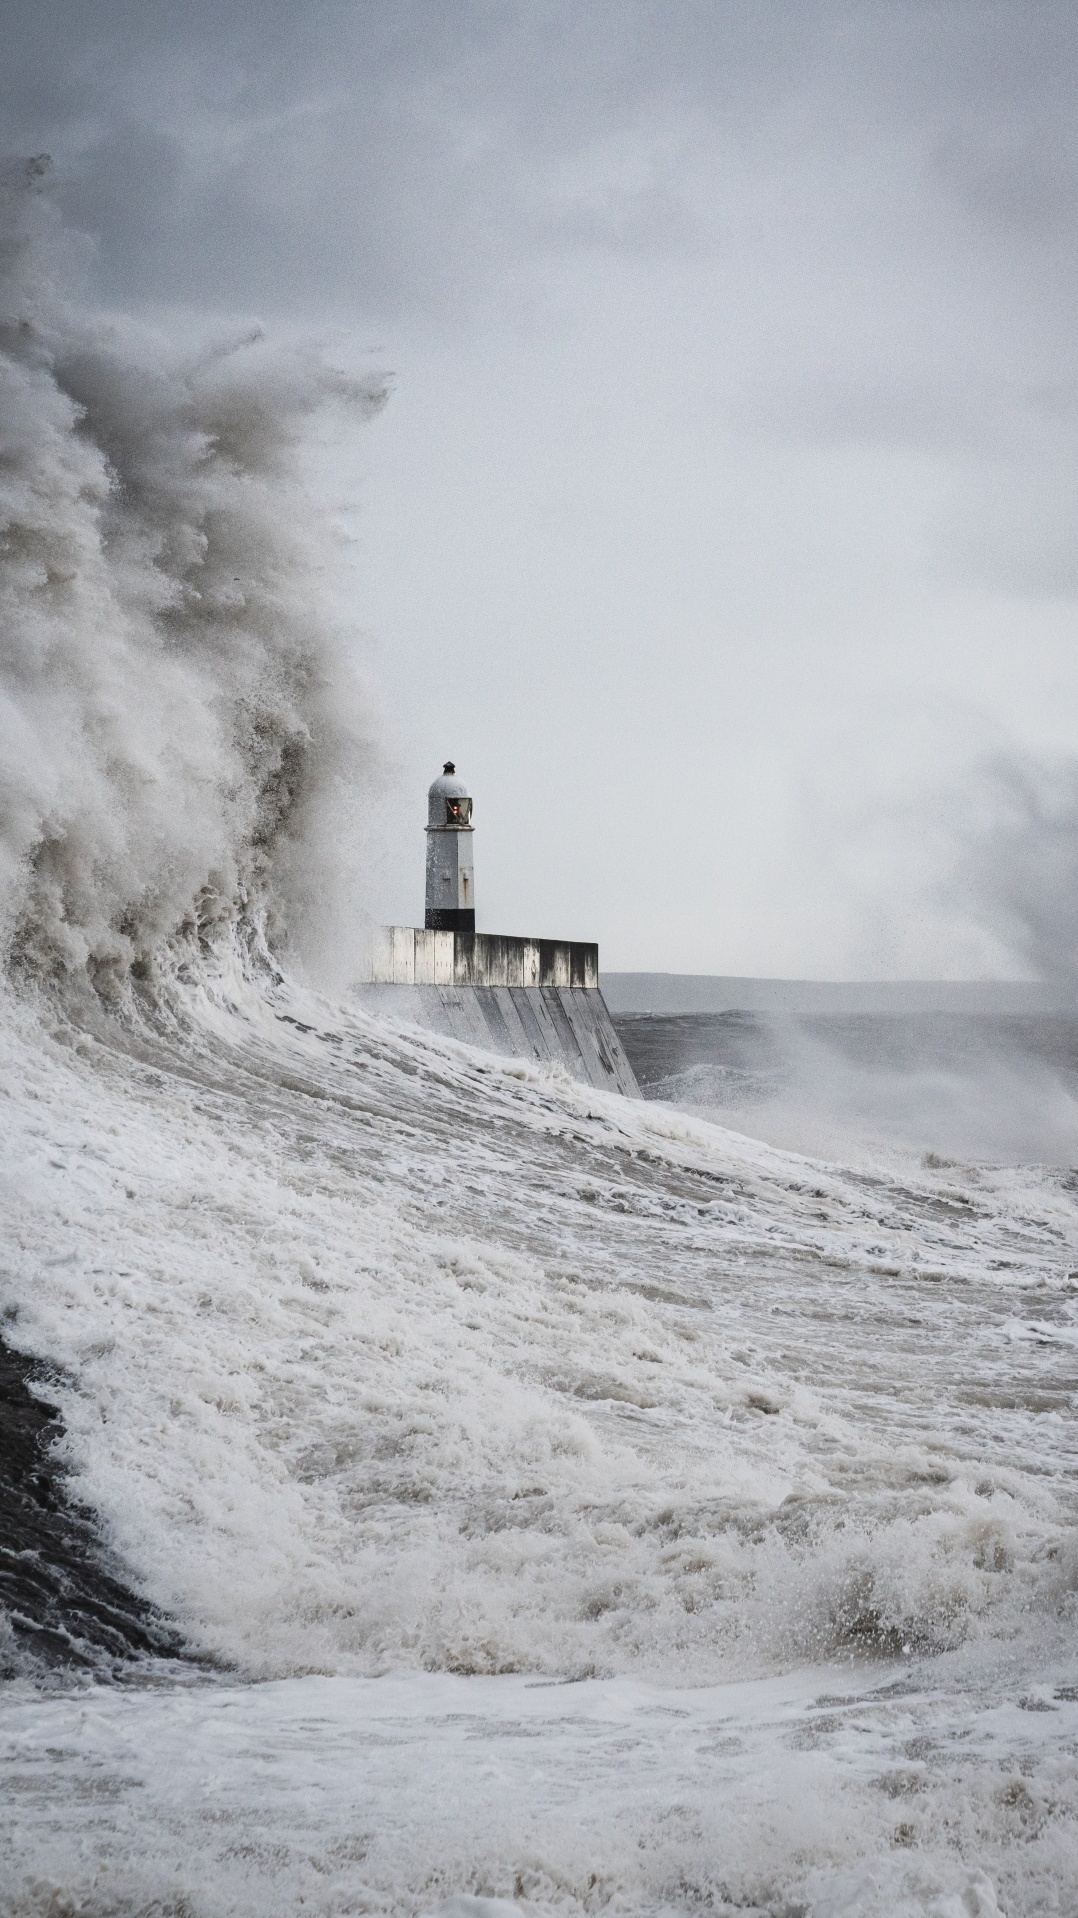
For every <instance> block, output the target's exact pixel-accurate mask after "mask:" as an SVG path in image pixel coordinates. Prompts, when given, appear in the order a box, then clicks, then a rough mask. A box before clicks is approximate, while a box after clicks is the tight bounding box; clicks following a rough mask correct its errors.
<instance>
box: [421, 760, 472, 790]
mask: <svg viewBox="0 0 1078 1918" xmlns="http://www.w3.org/2000/svg"><path fill="white" fill-rule="evenodd" d="M427 798H428V799H468V798H470V794H469V792H468V788H467V786H466V785H465V784H464V781H463V779H458V778H457V769H456V767H455V766H454V764H453V761H452V760H451V759H447V760H446V762H445V766H444V767H443V769H442V771H441V772H440V773H439V774H438V777H437V779H435V780H434V781H433V783H432V785H431V787H430V790H429V791H428V793H427Z"/></svg>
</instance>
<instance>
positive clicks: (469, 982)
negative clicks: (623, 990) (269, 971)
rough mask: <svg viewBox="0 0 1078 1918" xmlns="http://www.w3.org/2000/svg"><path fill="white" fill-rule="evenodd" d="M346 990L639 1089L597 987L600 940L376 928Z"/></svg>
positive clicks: (584, 1077) (377, 1007)
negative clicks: (363, 966)
mask: <svg viewBox="0 0 1078 1918" xmlns="http://www.w3.org/2000/svg"><path fill="white" fill-rule="evenodd" d="M355 992H356V996H357V997H358V998H359V1000H360V1002H361V1004H364V1005H366V1006H369V1007H370V1009H371V1010H372V1011H380V1012H389V1013H391V1014H392V1015H393V1016H394V1017H395V1018H399V1019H406V1020H408V1021H410V1022H411V1023H412V1024H414V1025H418V1026H423V1027H424V1028H425V1029H426V1030H428V1031H432V1032H441V1033H444V1034H445V1035H446V1037H448V1038H454V1039H460V1040H462V1041H463V1042H464V1043H465V1044H466V1045H473V1046H479V1047H481V1048H482V1050H483V1051H485V1052H499V1053H503V1054H507V1055H509V1056H510V1057H513V1058H520V1059H535V1060H544V1059H546V1060H558V1061H560V1063H561V1064H562V1065H564V1066H565V1068H566V1069H567V1071H568V1072H570V1073H571V1074H572V1076H573V1078H574V1079H580V1080H581V1081H582V1082H583V1083H584V1084H585V1085H592V1086H599V1087H602V1088H603V1089H604V1090H607V1091H611V1092H621V1093H624V1094H625V1095H626V1096H627V1097H629V1098H639V1097H640V1090H639V1087H638V1086H637V1083H636V1079H635V1077H634V1075H633V1069H632V1067H631V1066H630V1064H629V1061H628V1059H627V1058H626V1056H625V1052H624V1050H623V1048H622V1044H621V1041H620V1039H619V1038H618V1036H617V1033H616V1032H615V1031H614V1027H613V1024H612V1023H611V1019H610V1014H609V1013H608V1012H607V1009H606V1005H605V1003H604V1001H603V995H602V993H601V992H600V990H599V948H598V946H595V945H591V944H589V943H587V942H585V941H582V940H560V939H520V938H511V937H506V936H503V935H501V934H498V933H489V932H477V933H473V932H443V931H437V930H431V929H430V928H424V927H418V926H384V927H383V928H382V929H381V932H380V934H379V935H378V937H377V938H376V940H375V944H374V951H373V955H372V965H371V972H370V978H369V979H368V980H366V981H364V982H363V983H362V984H360V985H358V986H357V987H356V988H355Z"/></svg>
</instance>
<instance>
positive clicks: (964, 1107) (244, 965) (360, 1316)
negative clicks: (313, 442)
mask: <svg viewBox="0 0 1078 1918" xmlns="http://www.w3.org/2000/svg"><path fill="white" fill-rule="evenodd" d="M8 213H10V217H11V220H12V221H13V222H14V224H13V226H12V233H13V235H14V238H13V239H11V236H10V235H9V239H11V243H10V244H9V245H8V246H7V250H6V251H5V252H4V254H3V263H4V272H5V274H6V278H5V280H4V283H3V288H2V292H3V304H2V311H0V320H2V321H3V326H2V328H0V347H2V352H0V406H2V409H3V412H2V418H3V423H4V430H5V433H6V435H7V438H6V441H5V444H6V446H7V448H8V457H7V460H6V464H5V465H4V467H3V469H2V472H0V480H2V493H0V509H2V517H3V524H4V527H5V535H4V543H3V546H2V549H0V568H2V581H0V583H2V587H3V602H2V606H3V627H2V648H3V651H2V667H3V687H2V690H3V699H2V701H0V721H2V726H3V751H2V753H0V767H2V773H3V787H2V792H0V929H2V935H3V960H4V963H3V973H2V979H0V1059H2V1076H0V1092H2V1098H3V1141H4V1151H3V1155H2V1163H0V1204H2V1208H3V1242H2V1267H0V1329H2V1339H3V1352H2V1354H0V1382H2V1385H3V1401H2V1423H0V1433H2V1437H3V1446H2V1458H3V1463H4V1474H5V1480H4V1485H3V1487H2V1488H0V1490H2V1499H0V1515H2V1517H3V1522H4V1542H3V1551H2V1553H0V1596H2V1599H3V1622H2V1635H0V1666H2V1671H3V1683H2V1687H0V1859H2V1861H3V1862H2V1866H0V1910H2V1911H3V1912H4V1913H5V1914H18V1915H19V1918H69V1915H72V1918H73V1915H74V1914H79V1918H150V1914H153V1915H154V1918H166V1914H167V1918H225V1915H226V1914H228V1918H296V1914H298V1913H300V1912H301V1911H302V1912H304V1913H311V1914H324V1915H325V1918H336V1915H337V1914H346V1913H347V1914H351V1913H364V1914H367V1913H378V1914H382V1913H385V1914H390V1913H394V1914H396V1913H401V1914H408V1915H409V1918H413V1915H415V1914H420V1913H429V1914H434V1913H439V1914H443V1918H508V1915H509V1914H511V1913H517V1914H525V1915H527V1914H535V1915H536V1918H538V1914H565V1915H566V1918H569V1915H570V1914H578V1913H579V1914H583V1913H587V1914H600V1913H610V1914H612V1915H613V1914H619V1915H620V1914H660V1913H661V1914H675V1913H676V1914H682V1913H685V1914H689V1913H698V1912H707V1913H711V1914H719V1915H722V1914H726V1915H727V1918H733V1914H735V1913H736V1914H739V1915H740V1918H745V1915H746V1914H756V1915H757V1918H763V1915H764V1914H766V1918H795V1914H800V1915H801V1918H808V1915H809V1914H811V1918H992V1915H993V1914H997V1913H999V1912H1005V1913H1007V1914H1010V1918H1018V1914H1023V1918H1024V1915H1026V1914H1041V1913H1043V1914H1049V1913H1051V1914H1067V1913H1070V1912H1072V1911H1074V1910H1075V1909H1076V1908H1078V1650H1076V1639H1075V1622H1076V1607H1078V1531H1076V1526H1075V1518H1076V1510H1075V1506H1076V1499H1075V1475H1074V1468H1075V1462H1076V1458H1075V1455H1076V1449H1078V1447H1076V1437H1075V1423H1074V1417H1073V1412H1074V1392H1075V1380H1076V1357H1078V1203H1076V1200H1078V1176H1076V1174H1075V1172H1074V1171H1073V1170H1072V1167H1073V1165H1074V1164H1075V1163H1078V1151H1076V1150H1075V1145H1074V1139H1075V1134H1074V1131H1073V1126H1072V1114H1073V1085H1072V1078H1071V1074H1072V1060H1073V1058H1074V1039H1073V1032H1072V1031H1071V1029H1070V1028H1067V1029H1066V1030H1064V1028H1063V1027H1058V1026H1057V1027H1052V1028H1049V1027H1046V1026H1037V1027H1035V1028H1033V1027H1030V1028H1023V1029H1022V1031H1021V1032H1020V1033H1019V1034H1018V1035H1017V1036H1015V1035H1014V1034H1012V1035H1011V1040H1013V1043H1011V1040H1009V1041H1008V1043H1007V1045H1006V1046H1003V1047H1002V1048H1001V1045H1000V1043H999V1042H998V1032H997V1033H996V1034H995V1036H992V1035H989V1038H990V1043H989V1042H988V1041H985V1042H984V1043H980V1042H979V1043H978V1046H975V1047H974V1048H973V1051H972V1053H971V1052H970V1049H969V1046H968V1045H967V1044H966V1038H968V1036H969V1033H968V1030H967V1028H965V1027H962V1026H961V1025H958V1026H954V1027H948V1028H947V1032H946V1035H944V1036H943V1037H941V1034H942V1032H943V1029H942V1028H940V1027H938V1026H937V1027H931V1029H930V1030H929V1032H928V1036H927V1037H926V1036H925V1032H926V1028H925V1026H924V1022H923V1020H922V1022H921V1025H920V1026H919V1027H916V1028H915V1027H914V1026H907V1027H902V1026H894V1025H892V1026H887V1027H883V1026H880V1025H879V1024H878V1023H877V1024H876V1025H875V1026H873V1025H871V1024H870V1025H867V1026H866V1025H864V1024H858V1023H857V1022H856V1018H853V1015H847V1014H838V1015H836V1017H837V1018H838V1021H839V1023H838V1025H837V1026H836V1025H834V1024H832V1025H831V1026H828V1027H825V1028H821V1027H818V1026H815V1027H813V1026H810V1027H808V1028H806V1027H804V1026H803V1025H800V1024H798V1023H797V1019H798V1018H799V1017H800V1015H797V1017H796V1018H794V1017H793V1015H791V1018H793V1023H790V1022H789V1020H788V1021H787V1022H786V1023H785V1024H776V1023H775V1022H774V1021H772V1022H770V1023H769V1022H768V1021H766V1020H762V1019H761V1018H760V1015H759V1014H758V1012H753V1011H752V1010H751V1009H749V1010H748V1011H743V1012H741V1013H738V1012H736V1010H735V1011H732V1012H731V1013H730V1015H729V1016H725V1015H723V1016H720V1017H719V1018H718V1020H717V1021H716V1019H715V1018H714V1017H711V1016H710V1015H709V1016H708V1018H707V1019H705V1021H704V1022H703V1023H701V1022H700V1020H699V1019H697V1020H696V1022H695V1023H692V1022H691V1021H690V1023H689V1024H686V1023H685V1022H684V1021H681V1022H680V1023H679V1021H678V1019H677V1018H674V1019H673V1021H672V1022H671V1020H670V1019H669V1018H666V1020H665V1023H663V1019H664V1017H665V1016H664V1015H660V1016H655V1017H653V1018H651V1019H650V1020H649V1019H648V1018H647V1017H646V1016H644V1017H640V1018H638V1019H637V1020H635V1022H634V1020H632V1019H631V1018H629V1017H627V1016H625V1015H623V1014H622V1013H619V1019H620V1021H621V1030H622V1033H623V1036H624V1037H625V1040H626V1043H627V1045H629V1046H630V1049H631V1050H632V1052H633V1056H634V1058H635V1059H636V1061H637V1064H638V1068H639V1070H640V1073H641V1077H642V1079H643V1080H644V1082H645V1090H646V1092H647V1093H648V1095H649V1096H647V1097H646V1098H643V1099H641V1100H630V1099H623V1098H619V1097H617V1096H616V1095H613V1094H607V1093H601V1092H596V1091H592V1090H590V1089H588V1088H585V1087H582V1086H580V1085H578V1084H577V1083H576V1082H574V1081H573V1080H572V1079H570V1078H568V1077H567V1076H566V1074H565V1073H564V1072H563V1071H562V1070H560V1069H558V1068H556V1067H554V1066H546V1065H539V1064H535V1065H533V1064H530V1063H528V1062H526V1061H521V1060H510V1059H499V1058H495V1057H490V1056H484V1055H483V1054H481V1053H478V1052H473V1051H469V1050H468V1049H467V1048H466V1047H463V1046H460V1045H458V1044H456V1043H454V1042H453V1041H451V1040H448V1039H444V1038H439V1037H437V1036H436V1035H433V1034H429V1033H422V1032H420V1031H417V1030H409V1029H408V1028H406V1027H404V1026H402V1025H400V1024H399V1023H398V1024H390V1023H381V1024H380V1023H379V1022H378V1020H376V1019H375V1018H374V1017H373V1016H372V1015H371V1014H370V1013H369V1012H368V1011H366V1010H365V1009H364V1008H363V1007H362V1006H361V1005H360V1004H359V1002H358V1001H357V1000H356V999H355V998H353V997H351V996H350V994H349V991H348V979H349V973H348V964H349V954H350V952H352V951H353V950H354V947H353V946H352V945H350V943H349V941H350V940H352V939H353V938H354V936H355V929H356V927H357V926H359V925H361V923H362V912H361V910H360V908H361V907H362V905H363V887H364V883H365V880H364V870H363V856H364V849H365V847H366V845H367V839H366V838H365V835H364V831H363V821H364V819H365V818H366V817H367V814H368V811H369V792H370V790H371V787H370V780H371V779H373V777H374V775H373V773H370V774H368V772H367V771H366V770H364V769H365V768H368V767H369V766H370V765H371V764H372V760H373V757H374V748H373V747H372V745H371V736H372V732H373V730H374V722H373V721H372V720H371V718H370V714H369V711H368V709H367V707H366V705H365V703H364V697H365V696H364V694H363V691H362V687H361V686H358V685H357V684H356V683H355V682H354V681H353V679H352V678H351V677H350V668H349V656H348V647H347V645H346V644H345V641H344V639H342V637H341V633H340V628H339V622H338V623H335V617H336V616H335V614H334V611H333V607H332V606H329V607H327V605H326V604H325V600H324V582H325V579H326V578H327V576H328V574H329V572H330V571H331V570H332V568H331V561H332V552H331V551H330V550H329V548H328V547H327V546H326V543H325V537H324V525H323V521H322V519H321V518H320V517H319V515H318V514H317V513H315V512H314V511H313V509H312V508H311V506H310V503H309V501H308V500H307V496H306V493H305V491H304V482H303V478H302V460H301V457H300V452H301V449H302V445H303V435H304V432H305V431H306V430H307V425H308V423H309V420H310V419H311V418H312V417H313V416H314V414H315V412H316V411H317V409H318V408H319V407H320V406H323V405H328V406H330V407H331V408H333V407H337V408H340V407H344V408H346V409H347V408H351V409H353V412H354V411H355V409H358V410H359V412H360V413H362V412H365V411H369V410H370V409H371V408H372V407H373V406H374V405H376V404H377V402H378V394H377V392H376V391H375V390H374V389H373V388H369V389H368V388H365V387H362V386H357V385H355V384H354V383H352V384H351V385H350V384H349V383H348V382H342V380H341V379H340V377H339V376H337V375H334V374H332V373H331V372H327V371H326V369H324V368H320V367H319V365H318V364H317V363H316V362H315V361H313V360H310V359H308V358H305V357H303V355H300V357H299V358H298V359H296V358H294V357H293V358H290V357H289V356H288V355H285V356H284V357H283V358H282V357H281V356H280V355H276V354H275V353H274V352H273V351H271V349H270V348H269V347H268V346H267V345H266V344H265V343H264V342H261V341H258V340H255V339H253V338H252V337H250V336H249V335H245V336H244V337H243V338H242V339H237V340H235V341H228V340H225V341H223V342H222V343H220V344H219V346H218V348H216V349H215V351H214V352H212V353H210V352H203V351H202V350H201V349H199V351H198V352H197V353H195V352H192V353H191V354H190V355H188V356H187V357H185V356H184V353H182V352H180V351H179V349H173V348H170V347H168V346H167V344H166V343H163V342H162V341H161V340H160V339H158V338H157V337H156V336H155V335H153V334H151V333H149V332H147V331H145V330H144V329H141V328H139V327H136V326H134V324H133V323H130V322H126V321H123V322H121V321H118V320H116V319H115V318H111V319H109V320H108V322H107V323H106V322H104V321H98V320H96V319H94V318H93V316H90V317H87V316H86V315H83V314H80V313H78V312H76V311H74V310H73V309H72V308H70V307H69V306H67V305H65V304H64V302H63V300H62V299H61V297H60V295H59V294H58V293H57V291H56V285H57V280H56V276H55V275H54V274H52V271H51V267H49V261H50V259H51V255H50V254H49V246H50V245H51V241H50V231H51V229H49V227H48V223H47V222H45V224H44V226H42V223H41V216H40V215H39V212H38V211H36V210H35V203H33V202H28V203H27V204H26V205H24V204H23V203H22V202H19V204H18V205H17V206H16V208H15V211H14V213H11V210H10V209H8ZM5 217H8V215H7V214H5ZM43 260H44V265H42V261H43ZM46 268H49V270H46ZM290 351H291V349H290ZM365 782H367V783H366V784H365ZM357 902H358V903H357ZM858 1016H860V1015H858ZM873 1016H874V1015H873ZM851 1018H853V1023H851ZM977 1030H978V1031H981V1032H982V1038H983V1029H982V1028H977ZM918 1033H919V1034H920V1036H918ZM933 1033H934V1034H935V1035H936V1036H935V1037H933V1036H932V1034H933ZM963 1033H965V1034H966V1038H963V1036H962V1035H963Z"/></svg>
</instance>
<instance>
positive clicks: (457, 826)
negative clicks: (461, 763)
mask: <svg viewBox="0 0 1078 1918" xmlns="http://www.w3.org/2000/svg"><path fill="white" fill-rule="evenodd" d="M458 802H459V803H458ZM471 829H472V802H471V797H470V795H469V792H468V788H467V786H466V785H465V784H464V781H463V779H458V778H457V769H456V767H455V766H454V764H453V761H452V760H451V759H447V760H446V763H445V770H444V772H443V773H442V775H441V777H440V778H438V779H436V780H435V781H434V783H433V785H432V786H431V788H430V790H429V792H428V793H427V830H428V832H430V831H435V832H446V831H449V832H462V831H463V832H471Z"/></svg>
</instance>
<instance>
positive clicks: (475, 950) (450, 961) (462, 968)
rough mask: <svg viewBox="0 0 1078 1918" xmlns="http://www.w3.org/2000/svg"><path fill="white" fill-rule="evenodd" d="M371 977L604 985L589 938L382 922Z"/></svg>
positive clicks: (387, 981) (409, 981)
mask: <svg viewBox="0 0 1078 1918" xmlns="http://www.w3.org/2000/svg"><path fill="white" fill-rule="evenodd" d="M370 977H371V979H372V981H373V982H374V983H375V984H376V985H386V986H388V985H394V986H584V987H589V988H594V989H595V990H598V986H599V948H598V946H596V945H593V944H592V943H591V942H590V941H588V940H584V939H518V938H512V937H510V936H508V935H507V934H503V933H499V932H462V931H445V932H443V931H433V930H432V929H431V928H429V927H426V928H424V927H422V926H382V927H380V928H379V930H378V932H377V933H376V935H375V940H374V947H373V952H372V958H371V973H370Z"/></svg>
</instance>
